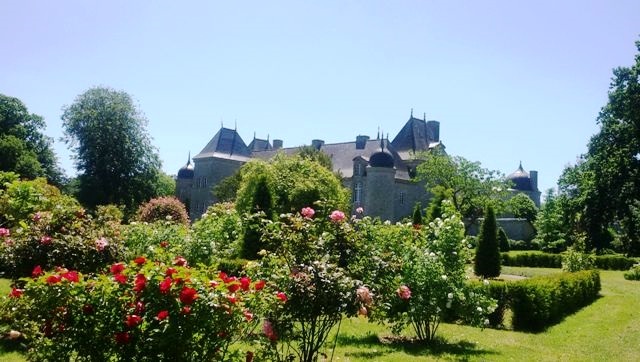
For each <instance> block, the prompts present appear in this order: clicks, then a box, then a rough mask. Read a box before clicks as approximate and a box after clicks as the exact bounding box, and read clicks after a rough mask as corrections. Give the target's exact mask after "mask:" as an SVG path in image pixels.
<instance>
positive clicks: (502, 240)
mask: <svg viewBox="0 0 640 362" xmlns="http://www.w3.org/2000/svg"><path fill="white" fill-rule="evenodd" d="M498 245H500V251H502V252H507V251H509V238H508V237H507V233H505V232H504V229H503V228H499V229H498Z"/></svg>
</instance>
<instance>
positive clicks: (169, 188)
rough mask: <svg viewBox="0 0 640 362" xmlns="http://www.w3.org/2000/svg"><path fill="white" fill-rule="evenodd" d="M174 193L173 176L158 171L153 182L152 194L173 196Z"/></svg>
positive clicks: (174, 181) (174, 183)
mask: <svg viewBox="0 0 640 362" xmlns="http://www.w3.org/2000/svg"><path fill="white" fill-rule="evenodd" d="M175 193H176V180H174V179H173V177H171V176H169V175H167V174H166V173H164V172H162V171H159V172H158V174H157V179H156V182H155V192H154V195H156V196H158V197H162V196H165V197H168V196H173V195H175Z"/></svg>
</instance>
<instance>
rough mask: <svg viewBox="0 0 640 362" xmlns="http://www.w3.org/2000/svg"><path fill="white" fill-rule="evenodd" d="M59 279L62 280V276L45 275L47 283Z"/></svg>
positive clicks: (55, 281) (52, 282) (53, 282)
mask: <svg viewBox="0 0 640 362" xmlns="http://www.w3.org/2000/svg"><path fill="white" fill-rule="evenodd" d="M61 280H62V277H61V276H59V275H49V276H48V277H47V284H56V283H60V281H61Z"/></svg>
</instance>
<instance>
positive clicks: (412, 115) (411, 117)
mask: <svg viewBox="0 0 640 362" xmlns="http://www.w3.org/2000/svg"><path fill="white" fill-rule="evenodd" d="M411 118H413V108H411Z"/></svg>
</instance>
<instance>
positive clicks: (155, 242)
mask: <svg viewBox="0 0 640 362" xmlns="http://www.w3.org/2000/svg"><path fill="white" fill-rule="evenodd" d="M121 238H122V240H123V243H124V246H125V247H126V258H134V257H136V256H139V255H146V256H150V257H153V256H154V255H155V254H156V253H157V252H161V249H164V248H167V247H168V248H170V249H171V250H172V251H173V252H174V253H176V254H182V253H184V251H185V250H184V248H185V245H188V244H189V226H188V225H185V224H178V223H174V222H169V221H166V220H165V221H157V222H154V223H146V222H131V223H130V224H129V225H123V226H122V233H121Z"/></svg>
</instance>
